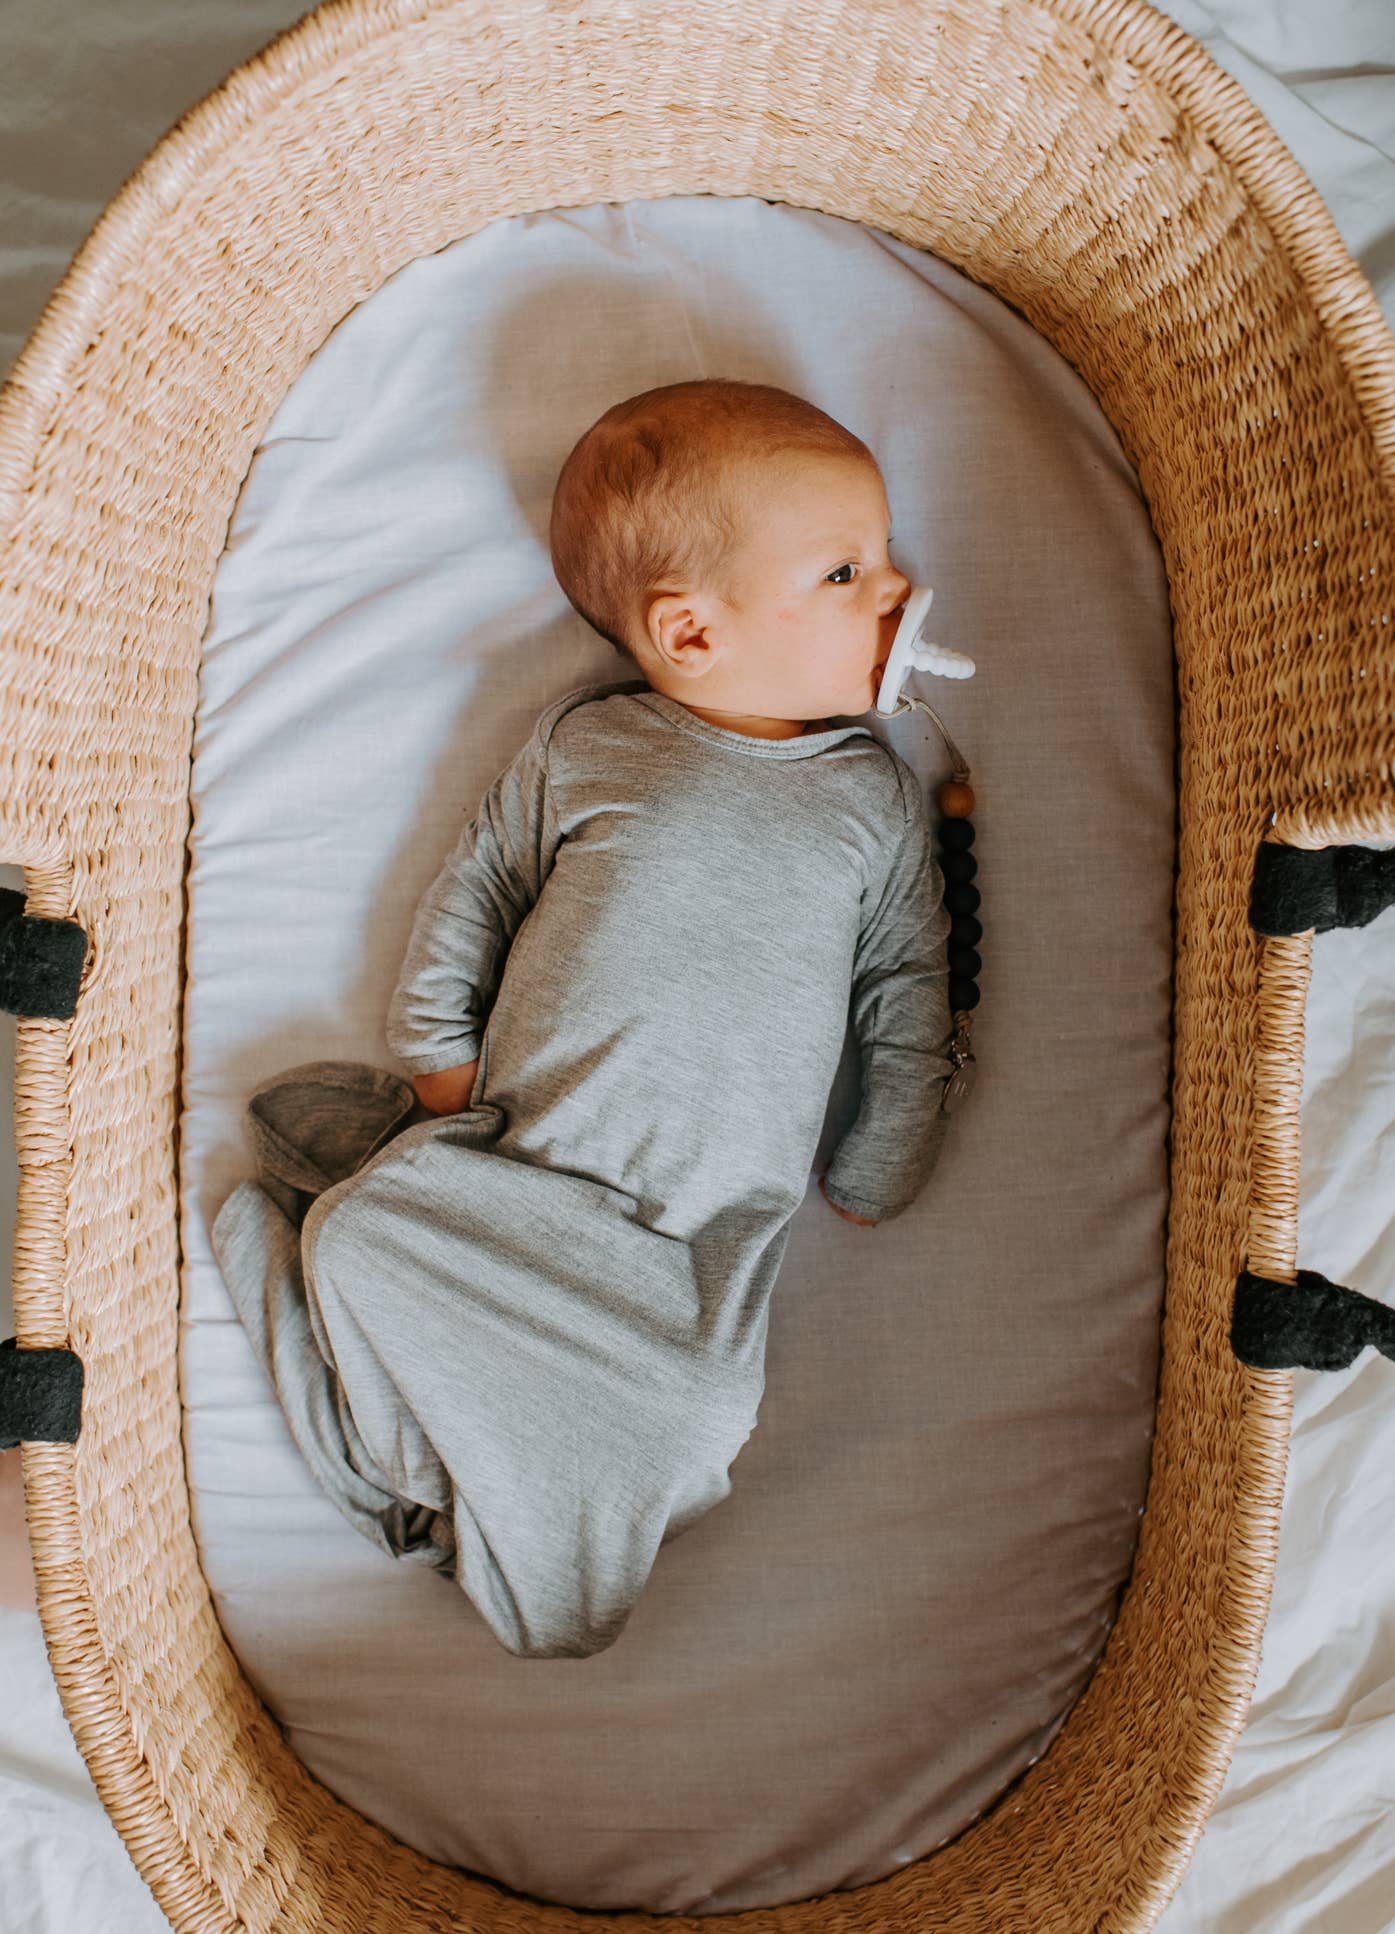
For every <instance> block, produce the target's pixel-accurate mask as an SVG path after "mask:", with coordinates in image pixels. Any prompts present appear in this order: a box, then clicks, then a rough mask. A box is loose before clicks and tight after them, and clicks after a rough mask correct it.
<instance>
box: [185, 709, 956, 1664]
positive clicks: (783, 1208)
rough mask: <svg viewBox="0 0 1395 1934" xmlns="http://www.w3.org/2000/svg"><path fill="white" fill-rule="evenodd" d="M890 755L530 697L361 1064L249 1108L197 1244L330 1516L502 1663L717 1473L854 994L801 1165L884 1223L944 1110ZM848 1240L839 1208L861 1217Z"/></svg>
mask: <svg viewBox="0 0 1395 1934" xmlns="http://www.w3.org/2000/svg"><path fill="white" fill-rule="evenodd" d="M943 896H944V879H943V875H942V873H941V871H940V869H939V867H938V865H937V864H936V863H935V860H934V858H933V856H932V850H931V827H930V818H929V809H928V806H927V803H926V800H925V798H924V795H923V793H922V790H921V787H920V785H919V782H918V781H917V779H916V776H915V774H914V772H913V771H912V770H911V768H910V767H909V766H908V765H907V764H906V762H905V761H904V760H903V759H902V758H900V756H899V755H898V754H897V753H896V752H894V751H893V750H892V749H891V748H890V747H888V746H885V745H883V744H882V742H881V741H880V740H878V739H877V738H875V737H874V736H873V734H872V733H871V732H870V731H869V730H868V729H867V728H866V727H865V726H862V725H856V724H854V725H841V726H836V727H834V728H832V729H831V730H827V731H820V732H809V733H806V734H804V735H803V736H801V737H798V738H792V739H780V740H773V739H758V738H749V737H746V736H744V735H742V734H740V733H736V732H730V731H727V730H725V729H724V728H721V727H718V726H714V725H711V724H709V723H708V722H707V721H705V720H702V719H699V718H697V717H695V716H694V715H693V714H692V713H690V712H689V711H688V710H687V709H686V708H685V707H684V706H682V705H679V704H678V703H677V702H676V701H675V700H672V699H669V698H667V697H665V696H664V695H663V694H661V693H658V692H655V691H654V690H652V689H651V688H650V687H649V686H648V685H647V684H646V683H645V682H644V681H643V680H630V681H624V682H621V683H618V684H607V685H589V686H583V687H581V688H580V689H579V690H576V691H573V692H570V693H568V694H567V696H566V697H565V698H563V699H560V700H559V701H558V702H557V703H556V704H554V705H552V706H550V707H549V708H548V709H547V710H546V711H545V712H544V713H543V714H542V716H541V718H540V719H539V721H538V724H537V726H536V728H535V730H534V731H533V733H532V735H531V737H530V738H529V740H528V742H527V744H526V745H525V746H524V747H523V748H522V750H521V751H520V752H519V753H518V754H517V755H516V757H515V758H514V759H513V760H512V762H511V763H510V764H509V766H508V767H507V768H506V769H505V771H504V772H503V773H502V774H501V775H500V776H499V778H498V779H497V780H496V781H495V782H494V784H493V785H492V786H491V787H490V789H489V791H488V792H487V794H486V795H485V797H484V799H483V801H482V803H481V805H480V807H479V810H478V812H477V814H476V815H475V818H474V819H473V821H472V822H471V823H470V824H468V825H467V826H466V827H465V829H464V831H463V832H462V834H461V836H460V838H459V840H458V842H457V844H456V846H455V849H454V851H453V852H452V853H451V854H450V856H449V857H448V858H447V860H446V862H445V864H444V866H443V867H442V868H441V870H440V872H439V874H438V875H437V877H436V879H435V880H434V882H433V883H432V885H431V886H430V888H429V889H428V890H427V892H426V893H425V894H424V895H423V897H422V900H421V902H420V904H419V906H418V908H417V912H416V916H415V919H414V923H413V927H412V932H411V937H410V941H409V945H408V949H407V953H406V957H405V960H404V962H403V966H402V969H401V973H400V975H399V978H398V982H397V986H396V988H395V991H394V993H393V997H392V1001H391V1005H390V1008H389V1012H388V1019H387V1041H388V1045H389V1047H390V1048H391V1050H392V1052H393V1054H394V1055H396V1056H397V1057H398V1059H399V1060H400V1061H401V1062H402V1063H403V1065H404V1066H405V1067H406V1068H407V1069H408V1070H409V1072H410V1073H411V1074H413V1075H415V1074H425V1073H432V1072H436V1071H438V1070H440V1069H444V1068H452V1067H457V1066H459V1065H460V1064H462V1063H464V1062H468V1061H470V1060H473V1059H475V1058H476V1057H478V1059H479V1068H478V1072H477V1075H476V1079H475V1084H474V1089H473V1092H472V1095H471V1098H470V1104H469V1106H468V1107H467V1108H465V1109H464V1110H463V1111H462V1112H461V1113H459V1114H456V1115H449V1116H432V1117H430V1118H429V1119H427V1120H424V1121H417V1122H416V1123H415V1124H414V1125H411V1126H407V1127H405V1128H403V1127H400V1124H401V1123H402V1122H403V1121H404V1120H405V1118H406V1116H407V1114H408V1112H409V1111H410V1110H411V1109H412V1107H413V1105H414V1102H415V1096H414V1094H413V1091H412V1089H411V1088H410V1086H409V1085H408V1084H407V1083H406V1082H405V1081H403V1080H401V1079H400V1077H398V1076H396V1075H392V1074H387V1073H385V1072H384V1071H382V1070H380V1069H373V1068H368V1067H365V1066H361V1065H359V1064H356V1063H352V1062H347V1063H346V1062H316V1063H307V1064H304V1065H303V1066H302V1067H300V1068H298V1069H291V1070H289V1071H287V1072H286V1073H285V1074H284V1075H281V1076H278V1077H276V1078H275V1079H274V1080H272V1081H270V1082H267V1083H265V1084H263V1086H262V1087H261V1088H260V1089H258V1090H257V1092H256V1094H255V1095H254V1097H253V1102H252V1106H251V1108H250V1109H249V1120H250V1122H251V1126H252V1134H253V1144H254V1147H255V1149H256V1151H257V1155H258V1164H259V1173H260V1180H259V1181H257V1182H244V1183H242V1184H240V1185H239V1187H238V1188H236V1189H235V1190H234V1191H233V1192H232V1194H231V1195H230V1196H229V1197H228V1199H227V1201H226V1202H225V1203H224V1205H223V1207H222V1209H221V1210H220V1211H219V1214H218V1216H217V1218H216V1220H215V1222H214V1225H213V1230H212V1243H213V1248H214V1251H215V1254H216V1255H217V1258H218V1261H219V1264H220V1267H221V1269H222V1271H223V1275H224V1278H225V1280H226V1282H227V1285H228V1289H229V1293H230V1295H231V1296H232V1299H233V1301H234V1303H235V1305H236V1307H237V1309H238V1313H239V1315H240V1316H241V1318H242V1320H243V1323H244V1324H245V1326H246V1328H247V1331H248V1334H249V1336H250V1337H251V1339H252V1342H253V1345H254V1347H255V1348H256V1350H257V1352H258V1354H259V1356H260V1358H261V1361H262V1363H263V1365H264V1367H265V1368H266V1370H267V1373H268V1375H269V1377H270V1378H271V1381H272V1383H273V1385H274V1387H275V1389H276V1393H277V1396H278V1398H279V1400H280V1403H281V1406H282V1408H283V1410H284V1411H285V1413H286V1416H287V1420H288V1422H289V1424H290V1428H291V1430H292V1432H293V1434H294V1436H295V1438H296V1441H297V1443H298V1444H299V1446H300V1448H301V1450H302V1453H303V1454H304V1455H305V1457H306V1458H307V1461H308V1462H309V1463H310V1466H311V1468H312V1470H313V1471H314V1472H315V1474H316V1476H317V1478H318V1480H319V1482H320V1483H321V1484H322V1485H323V1486H324V1488H325V1489H326V1491H327V1492H328V1493H329V1495H330V1496H331V1497H332V1498H333V1499H334V1501H335V1502H336V1504H338V1506H339V1508H340V1509H341V1510H342V1511H343V1512H344V1514H345V1515H346V1516H347V1517H348V1518H349V1520H350V1522H352V1523H354V1524H355V1525H357V1527H358V1528H359V1529H360V1530H361V1531H363V1532H364V1533H365V1535H367V1536H369V1537H371V1538H373V1539H374V1540H375V1541H376V1542H377V1543H378V1544H379V1545H380V1546H381V1547H382V1548H383V1549H384V1550H387V1551H389V1552H391V1553H392V1554H393V1555H394V1556H395V1557H399V1558H406V1559H409V1560H412V1561H415V1562H421V1563H426V1564H430V1565H434V1566H436V1567H438V1568H439V1569H441V1570H442V1571H444V1572H446V1573H448V1574H450V1575H451V1576H453V1577H454V1578H455V1580H456V1582H457V1583H458V1584H459V1585H460V1587H461V1588H462V1590H463V1591H464V1592H465V1594H466V1595H467V1597H468V1598H469V1599H470V1601H471V1602H472V1604H473V1605H474V1606H475V1608H476V1609H477V1610H478V1612H479V1613H480V1615H481V1617H483V1618H484V1619H485V1621H486V1622H487V1623H488V1625H489V1626H490V1628H491V1630H492V1631H493V1633H494V1634H495V1636H496V1637H497V1639H498V1640H499V1642H500V1644H501V1645H502V1646H504V1647H505V1649H506V1650H507V1651H509V1652H511V1653H514V1654H516V1655H517V1656H519V1657H527V1658H555V1657H575V1658H584V1657H587V1656H589V1655H591V1654H592V1653H595V1652H599V1651H602V1650H604V1649H605V1648H606V1647H607V1646H610V1645H613V1644H614V1642H615V1641H616V1639H617V1638H618V1637H619V1635H620V1633H621V1631H622V1630H623V1628H624V1625H625V1622H626V1620H627V1619H628V1617H629V1615H630V1613H631V1611H632V1610H633V1608H634V1605H635V1603H636V1601H637V1599H638V1597H639V1594H640V1592H641V1590H642V1589H643V1586H644V1583H645V1581H646V1579H647V1578H648V1576H649V1573H650V1571H651V1569H652V1567H653V1565H654V1562H655V1558H656V1556H657V1553H658V1550H659V1547H660V1546H661V1545H662V1544H664V1543H665V1542H666V1541H667V1540H669V1539H671V1538H673V1537H676V1536H678V1534H679V1533H680V1532H682V1531H683V1530H685V1529H686V1528H687V1527H688V1526H689V1525H691V1524H693V1523H694V1522H695V1521H696V1520H697V1519H698V1518H699V1517H701V1516H702V1515H703V1514H704V1513H705V1512H707V1511H710V1510H711V1509H712V1507H713V1506H714V1505H715V1504H719V1503H720V1502H721V1501H722V1499H723V1498H725V1497H727V1496H729V1495H730V1493H731V1480H730V1477H729V1474H728V1473H729V1467H730V1466H731V1464H732V1462H733V1460H734V1459H735V1457H736V1456H737V1453H738V1452H739V1451H740V1449H741V1447H742V1445H743V1444H744V1443H745V1442H746V1440H747V1438H748V1437H749V1436H750V1434H751V1432H752V1430H753V1429H754V1427H755V1421H756V1412H757V1408H758V1406H759V1403H760V1399H761V1396H762V1393H763V1391H764V1387H765V1372H764V1359H765V1340H766V1330H767V1323H768V1317H769V1305H770V1296H771V1292H772V1290H773V1287H774V1283H775V1278H776V1275H777V1272H778V1270H779V1266H780V1261H781V1257H782V1255H783V1253H784V1249H785V1246H786V1242H787V1238H788V1231H789V1224H790V1219H791V1217H792V1216H793V1215H794V1213H795V1211H796V1209H798V1207H799V1205H800V1203H801V1202H802V1201H803V1199H804V1196H805V1192H806V1190H807V1188H808V1187H809V1185H810V1179H811V1176H810V1170H811V1164H812V1162H813V1159H814V1154H815V1150H816V1146H817V1144H818V1140H819V1137H820V1134H821V1132H822V1128H823V1121H824V1116H825V1111H826V1107H827V1101H828V1096H829V1091H830V1088H831V1086H832V1083H833V1078H834V1075H835V1073H836V1071H837V1067H838V1063H839V1059H840V1056H841V1053H842V1049H843V1043H844V1038H845V1034H846V1029H847V1026H848V1021H849V1016H850V1014H851V1020H852V1025H853V1028H854V1030H855V1033H856V1036H857V1043H858V1048H859V1053H860V1059H861V1099H860V1106H859V1111H858V1113H857V1116H856V1118H855V1120H854V1122H853V1124H852V1126H851V1128H850V1129H849V1131H848V1133H847V1134H846V1135H845V1136H844V1138H843V1140H842V1141H841V1142H840V1144H839V1145H838V1147H837V1149H836V1151H835V1152H834V1155H833V1158H832V1160H831V1162H830V1163H829V1166H828V1170H827V1174H826V1179H825V1188H826V1191H827V1194H828V1196H829V1198H830V1200H832V1201H833V1202H835V1203H836V1204H838V1206H840V1207H842V1208H845V1209H848V1210H850V1211H851V1212H852V1213H853V1214H855V1215H861V1216H867V1217H871V1218H874V1219H876V1220H887V1219H889V1218H891V1217H893V1216H896V1215H899V1214H900V1213H901V1212H902V1211H903V1210H905V1209H906V1208H908V1207H909V1206H910V1204H911V1203H912V1202H913V1201H914V1200H915V1198H916V1196H917V1195H918V1193H919V1191H920V1190H921V1188H922V1186H923V1185H924V1183H925V1181H926V1180H927V1178H928V1176H929V1174H930V1172H931V1170H932V1168H933V1166H934V1164H935V1161H936V1159H937V1157H938V1154H939V1151H940V1147H941V1144H942V1140H943V1136H944V1132H945V1126H946V1120H947V1118H946V1117H945V1116H944V1115H943V1114H942V1113H941V1112H940V1098H941V1094H942V1092H943V1089H944V1086H945V1082H946V1081H947V1079H948V1077H949V1075H950V1074H951V1072H952V1063H951V1061H950V1060H949V1059H948V1056H947V1052H946V1050H947V1047H948V1034H949V1001H948V963H947V952H946V941H947V937H948V932H949V916H948V913H947V912H946V910H945V908H944V905H943ZM871 1239H872V1238H869V1240H871Z"/></svg>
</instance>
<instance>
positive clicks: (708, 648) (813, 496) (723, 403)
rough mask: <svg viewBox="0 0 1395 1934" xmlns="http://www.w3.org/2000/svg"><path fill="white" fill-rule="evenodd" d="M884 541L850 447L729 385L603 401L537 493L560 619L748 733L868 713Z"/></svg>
mask: <svg viewBox="0 0 1395 1934" xmlns="http://www.w3.org/2000/svg"><path fill="white" fill-rule="evenodd" d="M890 539H891V514H890V511H889V509H888V507H887V497H886V489H885V486H884V484H883V482H882V477H881V472H880V470H879V469H878V466H877V463H876V461H875V459H874V458H873V456H872V454H871V452H870V451H869V450H868V449H867V447H866V445H865V444H863V443H862V442H861V441H860V439H859V438H857V437H855V436H853V435H852V433H851V432H850V431H848V430H846V429H844V428H843V426H842V425H841V424H839V423H837V422H836V421H835V420H834V419H833V418H831V417H829V416H827V415H825V413H824V412H823V411H822V410H820V409H818V408H816V407H815V406H814V405H813V404H811V403H808V402H806V401H805V400H804V399H803V398H801V397H798V396H794V395H791V394H790V392H789V391H787V390H781V389H774V388H772V387H770V386H768V385H766V384H758V383H743V382H738V381H735V380H723V379H719V378H711V379H707V380H704V381H698V382H688V383H672V384H670V385H669V386H668V387H667V388H664V389H656V390H648V391H645V392H644V393H643V394H642V395H639V396H634V397H631V398H629V399H628V401H626V402H623V403H617V404H615V405H614V406H613V407H612V408H611V409H609V410H607V411H606V413H605V414H604V416H602V417H601V418H600V419H599V420H598V421H597V422H596V423H594V424H593V425H592V426H591V428H590V429H589V430H588V431H587V432H586V434H585V435H584V436H583V437H582V438H581V439H580V440H579V442H578V443H577V444H576V445H575V447H574V448H573V450H572V452H571V455H570V456H569V457H568V459H567V461H566V463H565V464H564V465H563V468H562V472H561V476H560V478H559V481H558V484H557V488H556V491H555V493H554V496H553V506H552V529H551V548H552V564H553V570H554V572H555V574H556V576H557V579H558V582H559V583H560V584H561V586H562V588H563V590H564V591H565V592H566V594H567V597H568V598H569V600H570V601H571V603H572V605H573V606H574V608H575V609H576V610H577V611H579V612H580V613H581V615H582V617H583V618H585V619H586V620H587V622H588V623H589V624H590V625H591V626H592V627H593V628H594V629H595V630H597V631H599V632H600V633H601V634H602V636H603V637H606V638H608V639H609V640H610V642H611V643H612V644H613V645H614V646H615V647H616V649H617V650H618V651H620V652H622V653H623V654H624V655H625V656H626V657H627V658H629V659H631V660H632V662H633V663H634V664H635V665H636V666H637V668H638V669H639V671H640V672H641V673H642V675H643V677H644V679H645V681H646V682H647V683H648V685H649V686H650V687H651V688H652V689H653V690H654V691H656V692H662V693H664V694H666V695H667V696H668V697H669V698H671V699H673V700H674V701H675V702H676V703H677V704H680V705H682V706H683V707H684V708H685V709H686V710H687V711H688V712H690V713H691V714H692V715H693V717H695V718H700V719H706V720H707V721H708V722H709V723H710V724H712V725H716V726H720V727H722V728H723V729H724V730H726V731H729V732H740V733H743V734H745V735H746V736H747V737H750V738H764V739H775V740H783V739H789V738H796V737H802V736H803V735H804V734H806V733H808V732H809V731H810V729H811V727H812V726H824V725H826V724H827V723H828V722H829V720H830V719H831V718H835V717H837V718H842V717H857V716H858V715H860V714H861V713H864V712H867V711H869V710H871V708H872V706H873V705H874V704H875V702H876V697H877V691H878V689H879V686H880V683H881V675H882V672H883V670H884V669H885V666H886V661H887V659H888V657H889V656H890V653H891V646H892V641H893V640H894V638H895V636H896V628H897V625H898V623H899V622H900V615H901V609H902V607H903V605H904V603H905V599H906V596H907V594H908V592H909V591H910V588H911V587H910V584H909V581H908V580H907V579H906V577H905V576H904V575H903V574H902V573H901V572H900V571H898V570H897V569H896V568H895V566H894V565H893V564H892V562H891V559H890V556H889V554H888V550H887V546H888V545H889V543H890ZM825 552H826V553H828V555H827V556H825V555H824V554H825ZM834 552H837V553H838V554H839V556H838V561H837V562H835V563H834V564H833V565H832V568H831V569H829V568H825V567H827V566H828V564H829V560H830V559H831V557H832V555H833V553H834ZM828 587H832V588H833V589H834V590H836V591H837V592H838V593H840V595H837V596H831V595H829V589H828ZM399 1052H400V1050H399ZM478 1067H479V1063H478V1061H477V1060H472V1061H466V1062H463V1063H462V1064H461V1065H460V1066H459V1067H455V1068H443V1069H441V1070H439V1071H438V1072H437V1073H435V1074H417V1075H416V1076H415V1077H414V1078H413V1087H414V1088H415V1091H416V1094H417V1096H418V1098H419V1100H420V1101H421V1103H422V1106H423V1107H425V1108H427V1109H429V1110H430V1111H431V1112H432V1113H433V1114H439V1115H452V1114H455V1113H457V1112H458V1111H459V1110H460V1109H462V1108H464V1107H466V1106H467V1105H468V1103H469V1099H470V1096H471V1094H472V1092H473V1090H474V1083H475V1074H476V1071H477V1069H478ZM927 1099H929V1098H928V1097H927ZM819 1186H820V1188H823V1178H822V1177H820V1179H819ZM824 1194H825V1200H829V1198H828V1196H827V1191H826V1190H825V1191H824ZM830 1207H832V1208H833V1209H834V1210H835V1212H836V1213H837V1214H838V1215H840V1216H842V1217H843V1219H844V1220H845V1221H847V1222H856V1223H859V1224H861V1225H862V1226H863V1227H866V1228H871V1227H872V1226H874V1223H875V1220H876V1219H875V1218H874V1217H871V1216H860V1215H854V1214H853V1212H852V1211H851V1210H850V1209H846V1208H841V1207H839V1205H838V1203H836V1202H832V1201H830Z"/></svg>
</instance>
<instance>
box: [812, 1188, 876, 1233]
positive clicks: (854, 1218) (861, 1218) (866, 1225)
mask: <svg viewBox="0 0 1395 1934" xmlns="http://www.w3.org/2000/svg"><path fill="white" fill-rule="evenodd" d="M819 1193H820V1194H821V1195H822V1197H823V1199H824V1201H825V1202H828V1190H827V1189H826V1188H825V1187H824V1185H823V1177H822V1176H820V1177H819ZM828 1206H829V1208H830V1209H832V1211H833V1213H834V1215H840V1216H842V1218H843V1220H844V1222H855V1223H856V1224H857V1225H858V1227H859V1228H860V1229H875V1228H876V1226H877V1225H876V1223H875V1221H874V1220H873V1219H872V1217H871V1216H865V1215H854V1214H853V1213H852V1210H851V1209H840V1208H839V1207H838V1204H837V1203H836V1202H828Z"/></svg>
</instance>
